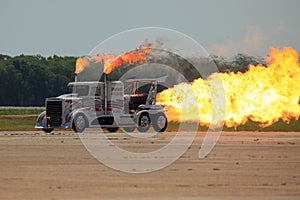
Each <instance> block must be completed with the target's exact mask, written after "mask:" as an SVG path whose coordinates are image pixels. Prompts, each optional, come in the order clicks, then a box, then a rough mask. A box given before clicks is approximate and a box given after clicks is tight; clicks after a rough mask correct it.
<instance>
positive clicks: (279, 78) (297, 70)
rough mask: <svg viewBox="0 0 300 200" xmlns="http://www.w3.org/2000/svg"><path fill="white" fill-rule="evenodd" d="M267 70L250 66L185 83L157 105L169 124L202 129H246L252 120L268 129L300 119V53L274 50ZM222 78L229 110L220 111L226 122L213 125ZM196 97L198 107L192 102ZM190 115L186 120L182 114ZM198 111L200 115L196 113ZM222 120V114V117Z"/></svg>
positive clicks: (160, 96) (163, 95)
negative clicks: (219, 126)
mask: <svg viewBox="0 0 300 200" xmlns="http://www.w3.org/2000/svg"><path fill="white" fill-rule="evenodd" d="M266 62H267V66H262V65H261V64H259V65H257V66H253V65H249V68H248V71H247V72H245V73H233V72H230V73H215V74H212V75H211V76H210V77H209V78H208V79H207V80H203V79H201V78H199V79H196V80H194V81H193V82H192V83H190V84H188V83H181V84H178V85H176V86H174V87H173V88H169V89H167V90H164V91H162V92H161V93H159V94H158V95H157V100H156V101H157V103H159V104H163V105H164V106H165V109H166V110H167V116H168V120H169V121H175V122H182V121H189V122H195V121H199V122H200V124H201V125H206V126H209V125H211V124H212V125H215V124H222V123H225V125H226V126H227V127H237V126H239V125H243V124H245V123H246V122H247V120H248V119H251V120H252V121H254V122H258V123H260V126H262V127H266V126H270V125H272V124H273V123H275V122H277V121H278V120H279V119H282V120H283V121H285V122H286V123H288V122H289V120H290V119H292V118H294V119H296V120H298V118H299V116H300V64H299V60H298V54H297V52H296V51H295V50H294V49H292V48H290V47H285V48H284V49H283V50H279V49H276V48H274V47H270V56H269V57H268V58H267V59H266ZM218 78H221V80H222V82H223V88H224V93H225V101H226V102H225V106H223V107H217V111H218V113H225V118H223V119H218V116H217V117H216V118H217V120H215V121H213V122H212V121H211V119H212V115H213V109H212V108H213V106H218V105H213V104H212V102H216V101H218V99H215V101H213V99H212V96H213V97H214V98H218V97H219V96H220V94H218V89H217V88H218V87H220V85H219V84H218V81H217V79H218ZM193 95H194V96H195V99H196V103H194V102H193V101H192V102H191V103H184V104H182V102H189V100H190V99H191V96H193ZM183 109H185V110H184V111H185V113H189V115H185V116H182V115H181V113H182V112H181V111H182V110H183ZM195 110H198V113H197V112H195ZM220 116H222V114H220Z"/></svg>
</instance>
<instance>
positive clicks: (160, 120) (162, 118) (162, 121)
mask: <svg viewBox="0 0 300 200" xmlns="http://www.w3.org/2000/svg"><path fill="white" fill-rule="evenodd" d="M166 122H167V119H166V118H165V116H163V115H160V116H159V117H158V118H157V126H158V127H159V128H160V129H163V128H164V127H165V125H166Z"/></svg>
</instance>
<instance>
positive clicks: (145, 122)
mask: <svg viewBox="0 0 300 200" xmlns="http://www.w3.org/2000/svg"><path fill="white" fill-rule="evenodd" d="M149 124H150V120H149V117H148V116H147V115H144V116H142V117H141V127H147V126H149Z"/></svg>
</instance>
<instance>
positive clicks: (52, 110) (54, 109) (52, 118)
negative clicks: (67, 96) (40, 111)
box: [46, 99, 62, 127]
mask: <svg viewBox="0 0 300 200" xmlns="http://www.w3.org/2000/svg"><path fill="white" fill-rule="evenodd" d="M46 116H47V126H48V127H58V126H61V125H62V101H61V100H60V99H47V100H46Z"/></svg>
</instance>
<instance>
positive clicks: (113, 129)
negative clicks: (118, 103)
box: [106, 127, 119, 133]
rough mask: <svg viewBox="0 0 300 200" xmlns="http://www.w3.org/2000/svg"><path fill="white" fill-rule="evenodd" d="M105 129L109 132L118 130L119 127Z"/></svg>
mask: <svg viewBox="0 0 300 200" xmlns="http://www.w3.org/2000/svg"><path fill="white" fill-rule="evenodd" d="M106 130H107V131H108V132H110V133H115V132H117V131H118V130H119V127H113V128H106Z"/></svg>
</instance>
